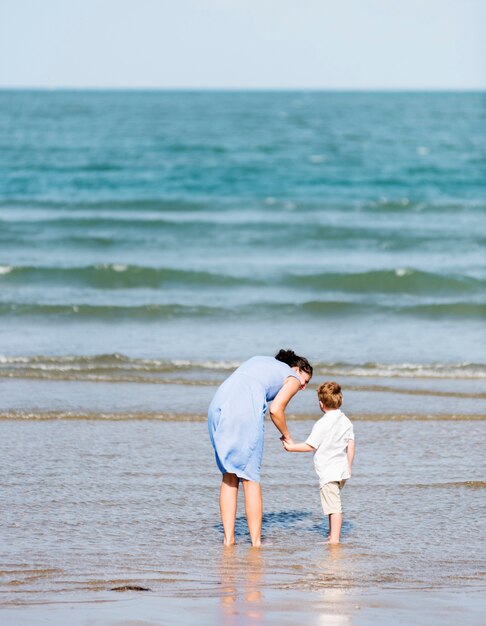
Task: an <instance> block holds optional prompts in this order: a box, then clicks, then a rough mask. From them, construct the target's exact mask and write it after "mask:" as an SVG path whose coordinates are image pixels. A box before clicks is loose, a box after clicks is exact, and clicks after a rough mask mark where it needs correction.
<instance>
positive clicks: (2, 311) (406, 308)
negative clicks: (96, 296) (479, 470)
mask: <svg viewBox="0 0 486 626" xmlns="http://www.w3.org/2000/svg"><path fill="white" fill-rule="evenodd" d="M122 271H123V270H120V272H122ZM120 286H121V285H120ZM276 314H278V316H279V318H280V319H281V320H284V319H290V318H293V319H295V318H296V317H300V318H301V319H304V318H305V316H309V317H310V318H314V319H325V318H336V317H344V316H347V317H353V316H361V317H362V316H363V315H388V316H390V315H397V316H411V317H422V318H425V319H464V320H466V319H471V320H472V319H480V320H482V319H484V318H485V316H486V303H483V302H467V301H459V302H458V301H453V302H437V303H430V304H400V301H396V302H394V303H391V302H382V301H380V300H379V299H372V298H369V297H368V298H366V299H365V300H361V299H359V300H357V299H355V300H307V301H304V302H278V301H272V302H248V301H246V302H245V301H241V302H240V303H235V304H231V305H222V306H210V305H206V304H203V303H199V304H189V305H188V304H180V303H164V304H160V303H151V304H138V305H137V304H135V305H133V306H130V305H125V304H119V305H118V304H111V303H106V304H99V305H96V304H87V303H85V302H81V303H79V302H66V303H62V302H58V303H43V302H30V303H26V302H15V301H10V302H2V303H0V316H2V315H3V316H6V317H12V316H15V317H44V318H46V319H47V318H49V319H50V321H53V318H54V317H58V318H70V319H72V318H75V319H77V320H83V319H86V320H97V319H98V320H113V321H117V320H151V319H152V320H165V319H166V320H168V319H176V318H177V319H183V318H192V319H194V318H201V319H203V318H217V319H222V318H225V319H228V318H230V317H231V318H233V319H240V320H244V319H256V318H257V317H260V319H268V318H269V317H272V316H274V315H276Z"/></svg>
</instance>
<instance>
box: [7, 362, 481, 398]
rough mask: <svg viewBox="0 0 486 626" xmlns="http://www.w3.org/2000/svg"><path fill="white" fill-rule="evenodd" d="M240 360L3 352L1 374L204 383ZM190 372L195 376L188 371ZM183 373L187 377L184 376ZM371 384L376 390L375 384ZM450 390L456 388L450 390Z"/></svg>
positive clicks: (321, 369)
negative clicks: (9, 353)
mask: <svg viewBox="0 0 486 626" xmlns="http://www.w3.org/2000/svg"><path fill="white" fill-rule="evenodd" d="M239 364H240V363H239V362H238V361H226V360H200V361H198V360H183V359H154V358H150V359H149V358H135V357H128V356H125V355H123V354H118V353H115V354H95V355H79V356H78V355H60V356H46V355H32V356H21V355H20V356H9V355H4V356H0V377H35V378H45V379H49V378H64V379H71V378H72V379H84V380H97V379H98V380H102V381H106V380H111V381H126V380H133V381H135V382H137V381H139V380H140V381H147V382H150V380H149V379H150V378H152V379H153V380H154V382H169V383H177V382H182V383H183V384H191V383H194V384H204V383H205V382H207V381H209V382H211V381H218V380H220V379H221V378H222V377H223V376H225V375H227V374H229V373H230V372H232V371H233V370H234V369H236V368H237V367H238V365H239ZM314 372H315V374H316V375H323V376H328V377H329V376H334V377H347V378H352V377H358V378H410V379H445V380H457V379H466V380H484V379H486V364H480V363H467V362H466V363H377V362H366V363H344V362H327V363H326V362H317V363H314ZM168 375H172V378H163V377H164V376H168ZM188 375H190V377H187V376H188ZM184 376H186V378H182V377H184ZM177 377H179V378H177ZM356 388H357V389H358V387H356ZM368 389H369V390H373V389H374V386H373V385H372V386H371V387H368ZM376 390H377V391H386V390H389V388H388V389H386V388H384V387H378V388H376ZM393 391H396V392H397V393H399V392H402V391H401V390H399V389H393ZM404 391H405V392H406V391H410V390H404ZM412 391H413V390H412ZM417 391H420V390H417ZM440 393H441V392H439V394H440ZM451 393H454V392H453V391H451ZM468 395H470V394H468ZM473 395H474V394H473Z"/></svg>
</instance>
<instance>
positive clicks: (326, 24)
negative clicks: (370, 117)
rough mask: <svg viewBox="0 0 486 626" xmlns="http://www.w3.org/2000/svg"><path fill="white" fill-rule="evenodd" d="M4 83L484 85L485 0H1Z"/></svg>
mask: <svg viewBox="0 0 486 626" xmlns="http://www.w3.org/2000/svg"><path fill="white" fill-rule="evenodd" d="M0 87H36V88H37V87H40V88H83V87H92V88H157V89H160V88H162V89H167V88H169V89H177V88H184V89H206V88H209V89H359V90H361V89H486V0H0Z"/></svg>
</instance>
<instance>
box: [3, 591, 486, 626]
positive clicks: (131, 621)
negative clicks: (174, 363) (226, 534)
mask: <svg viewBox="0 0 486 626" xmlns="http://www.w3.org/2000/svg"><path fill="white" fill-rule="evenodd" d="M113 593H115V592H111V596H112V595H113ZM111 596H110V594H103V596H102V597H96V599H95V598H93V597H91V598H90V597H87V598H85V599H84V600H83V601H80V600H79V599H78V601H76V600H75V599H73V598H71V599H66V600H65V601H63V602H55V603H47V604H37V605H36V604H33V605H29V606H7V607H5V606H4V607H1V608H0V623H2V624H5V625H7V624H9V625H12V626H13V625H15V626H34V625H37V624H51V625H52V626H65V625H67V624H69V625H70V626H152V625H153V626H166V625H172V624H178V625H179V626H186V625H187V626H189V625H192V624H196V623H197V624H198V625H199V626H213V625H214V624H222V625H224V626H233V625H234V626H246V625H248V626H250V625H253V624H254V625H260V624H261V625H265V624H269V625H270V624H272V625H280V624H281V625H283V626H295V625H296V624H299V625H302V626H307V625H309V626H310V625H315V626H380V625H383V626H389V625H390V624H393V625H394V626H408V625H410V624H414V626H433V625H435V624H437V625H439V624H440V625H441V626H449V625H450V626H456V625H457V624H461V626H480V624H482V623H484V621H483V620H484V614H485V610H486V602H485V601H484V594H481V592H479V591H476V592H461V591H457V590H441V591H430V590H429V591H410V590H408V591H404V590H386V591H384V590H378V591H369V592H366V593H360V594H357V593H350V592H346V591H343V590H342V589H339V588H336V589H327V590H326V591H324V592H321V593H309V592H302V591H296V590H292V591H290V592H289V591H288V590H266V591H265V592H261V591H259V590H257V589H252V588H251V587H250V588H249V587H248V586H242V587H239V588H238V587H236V588H234V589H227V590H222V591H221V594H220V595H219V596H215V597H210V598H190V597H179V598H166V597H158V596H156V595H153V596H152V595H151V596H150V597H147V596H146V595H144V596H141V595H140V593H135V592H132V593H131V594H128V593H127V594H125V595H124V597H123V598H121V599H116V600H113V599H111Z"/></svg>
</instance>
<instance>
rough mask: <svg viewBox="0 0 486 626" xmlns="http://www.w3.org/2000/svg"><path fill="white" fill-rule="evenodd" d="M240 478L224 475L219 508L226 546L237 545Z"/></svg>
mask: <svg viewBox="0 0 486 626" xmlns="http://www.w3.org/2000/svg"><path fill="white" fill-rule="evenodd" d="M239 482H240V480H239V478H238V476H237V475H236V474H223V481H222V483H221V490H220V492H219V508H220V510H221V521H222V522H223V530H224V545H225V546H231V545H233V544H234V543H235V522H236V504H237V502H238V486H239Z"/></svg>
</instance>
